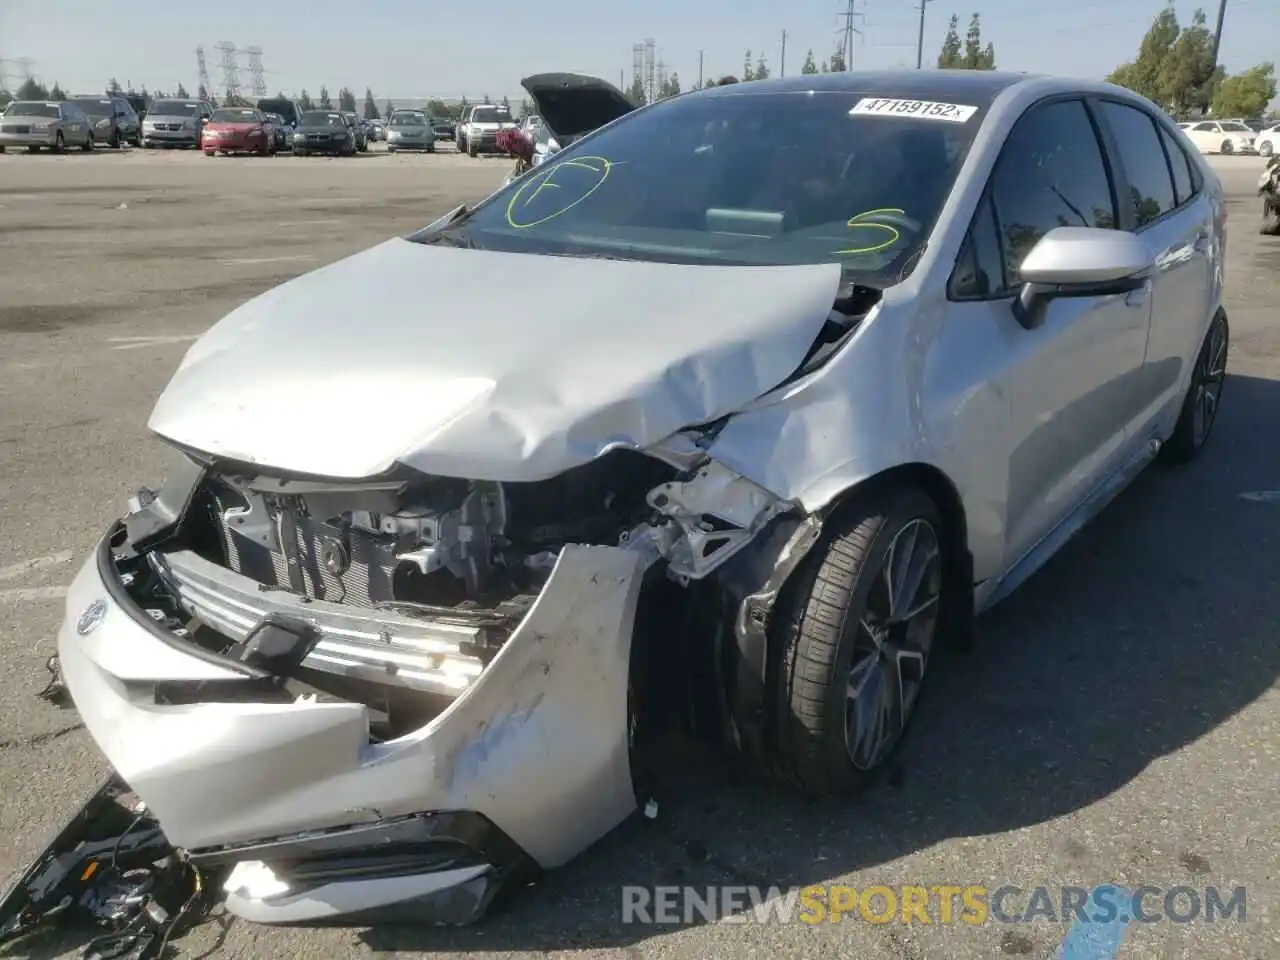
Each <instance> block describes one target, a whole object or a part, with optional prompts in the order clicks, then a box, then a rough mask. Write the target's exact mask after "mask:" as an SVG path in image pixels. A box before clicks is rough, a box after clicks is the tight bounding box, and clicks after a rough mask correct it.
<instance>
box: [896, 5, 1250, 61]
mask: <svg viewBox="0 0 1280 960" xmlns="http://www.w3.org/2000/svg"><path fill="white" fill-rule="evenodd" d="M929 2H930V0H920V36H919V37H918V38H917V39H916V69H917V70H919V69H921V67H923V66H924V8H925V5H926V4H928V3H929ZM1222 2H1223V3H1226V0H1222Z"/></svg>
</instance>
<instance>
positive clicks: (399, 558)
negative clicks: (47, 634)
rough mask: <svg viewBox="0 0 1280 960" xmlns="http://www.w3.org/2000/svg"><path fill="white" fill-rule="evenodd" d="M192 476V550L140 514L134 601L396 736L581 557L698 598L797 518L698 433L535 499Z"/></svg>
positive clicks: (173, 695)
mask: <svg viewBox="0 0 1280 960" xmlns="http://www.w3.org/2000/svg"><path fill="white" fill-rule="evenodd" d="M191 469H193V470H199V471H200V475H201V479H200V480H199V482H198V483H197V484H196V485H195V486H194V488H193V489H192V491H191V492H190V493H189V494H188V496H187V502H186V504H185V505H184V506H182V508H181V509H182V510H183V518H182V522H181V525H180V532H179V533H178V534H176V535H173V534H167V535H166V537H165V539H164V540H163V542H159V541H157V542H155V543H154V544H153V542H152V541H153V540H155V539H156V538H155V537H152V536H149V535H148V529H149V527H148V523H149V522H151V521H153V520H154V518H155V517H157V516H158V517H160V518H161V519H166V518H168V517H170V516H171V515H172V514H173V513H174V512H175V510H176V509H177V508H176V507H174V506H173V505H172V504H171V503H167V502H166V500H172V495H166V494H164V493H163V492H161V493H157V492H155V491H150V490H144V491H141V492H140V493H139V494H138V496H137V497H135V498H134V501H133V502H132V503H131V512H130V515H129V516H128V517H127V518H126V522H125V526H124V527H123V528H122V530H121V532H120V534H119V540H120V543H119V544H117V545H116V546H118V547H119V556H120V557H121V565H120V570H121V572H122V576H123V579H124V580H125V582H126V586H127V587H128V589H129V591H130V593H131V594H132V595H133V596H134V597H135V598H136V599H137V601H138V603H139V604H140V605H141V606H142V607H143V608H144V609H145V610H146V611H147V614H148V615H149V616H150V617H151V618H152V619H153V620H155V621H156V622H157V623H158V624H161V625H163V626H164V627H166V628H167V629H168V630H169V631H171V632H172V633H173V634H174V635H175V636H176V637H178V638H180V639H181V640H183V641H184V642H191V643H194V644H197V645H199V646H200V647H201V648H202V649H205V650H207V651H209V652H210V653H213V654H216V655H218V656H220V657H227V658H231V659H235V660H238V661H240V662H243V663H245V664H246V665H249V666H251V667H253V668H254V669H257V670H260V671H264V672H265V673H267V674H269V675H272V676H276V677H284V678H287V679H288V681H289V683H290V692H289V694H288V695H291V696H292V695H308V696H309V695H315V696H320V697H327V696H328V697H337V698H342V699H346V700H354V701H357V702H360V703H363V704H365V705H366V706H367V707H369V708H370V710H371V711H372V712H373V715H374V716H375V717H376V718H377V722H376V724H375V728H376V729H375V733H376V735H377V736H379V737H381V738H390V737H395V736H398V735H401V734H403V733H404V732H406V731H407V730H411V729H414V728H417V727H420V726H421V725H422V724H424V723H426V722H428V721H429V720H430V719H431V717H433V716H435V715H438V714H439V713H440V711H441V710H443V709H444V708H445V707H446V706H447V705H448V704H449V702H450V701H451V700H452V699H454V698H455V697H456V696H457V695H458V694H459V693H461V692H462V691H463V690H465V689H467V687H468V686H469V685H470V684H471V683H473V682H474V681H475V679H476V678H477V677H479V676H480V674H481V673H482V672H483V671H484V669H485V667H486V666H487V664H488V663H489V662H490V660H491V659H492V658H493V657H494V656H495V655H496V654H497V652H498V651H499V650H500V649H501V648H502V646H503V645H504V643H505V642H506V641H507V639H508V638H509V637H510V636H511V635H512V633H513V632H514V631H515V630H516V629H517V628H518V627H519V625H520V623H521V622H522V621H523V620H524V618H525V617H526V615H527V614H528V612H529V610H530V609H531V608H532V606H533V604H534V603H535V601H536V600H537V598H538V595H539V592H540V590H541V589H542V587H543V585H544V584H545V583H546V581H547V578H548V576H549V575H550V574H551V572H552V570H553V569H554V568H555V565H556V562H557V559H558V557H559V556H560V553H561V551H562V550H563V548H564V547H565V546H566V545H567V544H583V545H589V544H594V545H607V546H622V547H625V548H626V549H628V550H633V551H637V552H639V553H641V554H643V555H644V556H645V563H646V566H651V567H653V569H654V576H657V577H659V579H663V580H666V581H668V582H674V583H676V584H679V585H686V584H688V583H690V582H691V581H696V580H701V579H703V578H704V577H706V576H707V575H708V574H710V573H711V572H712V571H714V570H716V569H717V568H718V567H719V566H721V565H722V564H723V563H724V562H726V561H727V560H728V559H729V558H730V557H732V556H733V555H734V554H735V553H737V552H738V550H739V549H741V548H742V547H743V546H745V545H746V544H747V543H748V542H749V541H750V540H751V539H752V538H753V537H755V536H756V534H757V533H758V532H759V531H760V529H761V528H762V527H763V525H765V524H766V523H767V522H768V521H769V520H771V519H773V518H774V517H776V516H777V515H778V514H779V513H781V512H783V511H784V510H785V508H786V506H787V505H786V504H785V503H783V502H781V501H779V500H777V498H775V497H774V496H772V495H771V494H769V493H768V492H767V491H765V490H764V489H763V488H760V487H758V486H757V485H755V484H754V483H752V482H751V481H748V480H746V479H745V478H742V477H740V476H738V475H736V474H734V473H732V472H731V471H729V470H727V469H726V468H725V467H723V466H721V465H719V464H717V463H716V462H715V461H712V460H709V459H708V458H707V457H706V455H705V454H704V453H703V452H702V450H701V448H700V446H699V445H698V443H697V441H696V435H682V436H681V437H680V438H678V439H677V440H675V441H672V442H670V443H668V444H667V445H666V446H664V447H663V448H662V449H660V450H658V451H656V452H654V453H650V452H644V453H642V452H638V451H635V450H631V449H616V450H613V451H611V452H609V453H606V454H604V455H602V456H601V457H600V458H598V459H597V460H594V461H591V462H589V463H587V464H584V465H582V466H581V467H578V468H576V469H574V470H571V471H568V472H566V473H564V474H561V475H560V476H557V477H554V478H551V479H549V480H545V481H541V482H536V483H496V482H489V481H468V480H461V479H454V478H440V477H426V476H422V475H418V474H415V473H412V472H405V473H404V474H402V475H400V476H394V477H389V478H383V479H378V480H373V481H363V482H354V483H349V482H334V481H316V480H309V479H293V478H287V477H279V476H269V475H266V474H263V473H258V472H255V471H253V470H251V469H249V468H246V467H244V466H241V465H227V464H211V463H205V464H193V465H192V467H191ZM255 689H256V688H255ZM161 695H162V696H163V697H165V698H166V702H170V703H181V702H184V698H189V697H194V698H197V699H198V698H199V697H200V696H202V695H203V693H202V692H201V691H200V690H198V689H195V690H193V689H189V688H186V687H182V686H180V685H168V686H165V687H164V688H163V689H162V691H161Z"/></svg>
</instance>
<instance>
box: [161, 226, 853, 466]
mask: <svg viewBox="0 0 1280 960" xmlns="http://www.w3.org/2000/svg"><path fill="white" fill-rule="evenodd" d="M486 276H493V277H501V278H502V284H503V285H504V287H506V288H509V289H518V290H521V291H523V292H524V294H525V296H524V297H523V298H522V299H521V306H520V307H519V308H518V309H517V310H516V311H515V312H513V311H512V309H511V307H510V305H509V304H507V303H506V301H496V300H493V299H492V298H491V297H490V296H489V294H488V291H489V287H488V286H486V284H485V282H484V281H483V279H482V278H483V277H486ZM403 277H414V278H415V282H417V283H419V284H420V285H421V286H422V287H423V288H424V289H430V290H432V291H433V294H432V299H431V303H430V305H429V306H428V307H425V308H424V307H423V305H422V304H421V303H419V302H418V301H417V300H413V299H405V300H396V299H395V298H392V299H391V300H389V301H388V302H387V304H386V305H385V306H384V307H383V308H381V309H379V310H377V311H375V312H373V313H369V312H368V311H367V310H366V309H365V304H364V303H363V301H361V299H360V297H359V295H358V293H357V292H356V291H359V290H364V289H368V288H369V287H370V286H376V287H381V286H385V285H386V284H387V283H391V284H392V285H393V286H394V285H395V284H396V282H398V281H399V280H400V279H401V278H403ZM460 277H471V278H476V279H475V280H474V281H468V282H460V281H459V278H460ZM839 278H840V266H839V264H836V263H823V264H810V265H803V266H778V267H774V266H769V267H703V266H687V265H680V264H668V263H650V262H639V261H610V260H599V259H579V258H574V257H530V256H524V255H520V254H511V253H499V252H493V251H484V250H462V249H453V248H448V247H443V246H424V245H422V244H415V243H411V242H409V241H407V240H391V241H388V242H386V243H384V244H381V245H380V246H377V247H375V248H373V249H372V250H368V251H366V252H364V253H360V254H357V255H356V256H354V257H350V258H348V259H346V260H342V261H340V262H338V263H336V264H333V265H331V266H328V267H325V268H323V269H321V270H318V271H316V272H314V273H311V274H308V275H306V276H303V277H299V278H298V279H296V280H293V281H291V282H289V283H286V284H284V285H283V286H281V287H277V288H276V289H274V290H271V291H269V292H267V293H265V294H263V295H261V296H259V297H257V298H255V299H254V300H251V301H249V302H248V303H246V304H245V305H243V306H242V307H240V308H239V309H238V310H236V311H234V312H233V313H231V314H230V315H228V316H227V317H226V318H225V319H223V320H222V321H221V322H219V323H218V324H216V325H215V326H214V327H213V328H212V329H211V330H209V332H208V333H206V334H205V336H204V337H203V338H202V339H201V340H199V341H197V342H196V344H195V345H194V346H192V348H191V349H190V350H189V351H188V353H187V355H186V357H185V358H184V359H183V361H182V364H181V366H180V367H179V369H178V371H177V373H176V374H175V375H174V378H173V380H172V381H171V382H170V384H169V385H168V387H166V389H165V391H164V393H163V394H162V395H161V397H160V400H159V402H158V403H157V404H156V407H155V410H154V412H153V413H152V416H151V420H150V427H151V429H152V430H154V431H155V432H156V433H158V434H160V435H161V436H163V437H166V438H168V439H170V440H173V441H175V442H177V443H180V444H182V445H185V446H188V447H191V448H193V449H196V450H200V451H203V452H206V453H209V454H214V455H218V456H222V457H226V458H230V459H235V460H240V461H244V462H247V463H252V464H258V465H267V466H271V467H275V468H279V469H282V470H289V471H295V472H298V473H304V474H312V475H319V476H326V477H342V478H354V477H368V476H373V475H375V474H378V473H380V472H382V471H384V470H386V469H387V468H389V467H390V466H391V465H392V464H393V463H395V462H396V461H401V462H404V463H406V464H408V465H410V466H412V467H414V468H416V469H418V470H421V471H423V472H424V473H431V474H437V475H443V476H462V477H470V478H473V479H481V480H484V479H490V480H511V481H520V480H539V479H544V478H547V477H551V476H554V475H555V474H557V473H560V472H562V471H564V470H566V469H569V468H570V467H573V466H575V465H577V464H581V463H585V462H587V461H589V460H592V459H594V458H595V457H597V456H598V455H599V454H600V453H601V452H602V451H603V450H605V449H606V448H608V447H611V446H617V445H628V446H634V447H646V446H648V445H650V444H652V443H655V442H657V441H660V440H662V439H663V438H664V437H667V436H669V435H671V434H673V433H675V432H676V431H678V430H680V429H682V428H684V427H686V426H688V425H690V424H697V423H706V422H708V421H711V420H714V419H716V418H718V417H721V416H723V415H725V414H728V413H731V412H732V411H734V410H736V409H737V408H739V407H741V406H742V405H743V404H745V403H748V402H749V401H751V400H753V399H755V398H756V397H758V396H760V395H761V394H763V393H764V392H766V391H767V390H769V389H771V388H772V387H774V386H776V385H777V384H778V383H780V382H782V381H783V380H784V379H785V378H786V377H787V376H788V375H790V374H791V372H792V371H793V370H795V369H796V367H797V366H799V364H800V362H801V360H803V359H804V356H805V354H806V352H807V351H808V350H809V347H810V346H811V345H812V343H813V340H814V338H815V337H816V336H817V334H818V332H819V331H820V330H821V329H822V327H823V324H824V323H825V322H826V318H827V315H828V313H829V312H830V309H831V303H832V301H833V300H834V298H835V296H836V291H837V287H838V285H839ZM566 291H572V296H566V295H565V292H566ZM356 316H359V317H360V318H361V319H360V324H359V333H358V335H356V334H355V332H354V328H353V327H352V322H353V321H352V318H353V317H356ZM284 356H288V357H289V362H288V363H284V362H282V361H281V359H280V358H281V357H284ZM371 403H372V404H376V406H377V408H378V409H379V410H382V411H386V412H387V415H385V416H377V417H370V416H369V415H368V410H369V404H371ZM321 414H323V415H321ZM335 438H340V440H335Z"/></svg>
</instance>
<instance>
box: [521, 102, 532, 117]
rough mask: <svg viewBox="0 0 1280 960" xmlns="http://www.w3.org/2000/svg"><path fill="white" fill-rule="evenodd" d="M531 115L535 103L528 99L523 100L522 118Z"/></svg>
mask: <svg viewBox="0 0 1280 960" xmlns="http://www.w3.org/2000/svg"><path fill="white" fill-rule="evenodd" d="M531 113H533V102H532V101H531V100H530V99H529V98H528V97H524V98H522V99H521V100H520V116H522V117H527V116H529V114H531Z"/></svg>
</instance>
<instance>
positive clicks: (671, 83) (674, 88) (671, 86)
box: [667, 70, 680, 97]
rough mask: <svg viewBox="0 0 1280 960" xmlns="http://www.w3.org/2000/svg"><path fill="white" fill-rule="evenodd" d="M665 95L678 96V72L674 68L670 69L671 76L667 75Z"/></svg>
mask: <svg viewBox="0 0 1280 960" xmlns="http://www.w3.org/2000/svg"><path fill="white" fill-rule="evenodd" d="M667 96H668V97H678V96H680V74H678V73H676V72H675V71H674V70H672V71H671V76H669V77H667Z"/></svg>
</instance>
